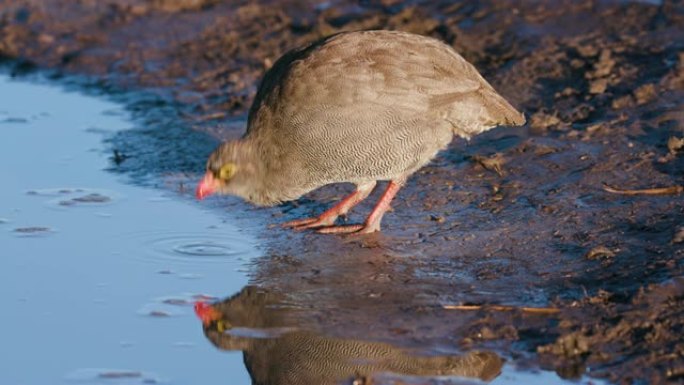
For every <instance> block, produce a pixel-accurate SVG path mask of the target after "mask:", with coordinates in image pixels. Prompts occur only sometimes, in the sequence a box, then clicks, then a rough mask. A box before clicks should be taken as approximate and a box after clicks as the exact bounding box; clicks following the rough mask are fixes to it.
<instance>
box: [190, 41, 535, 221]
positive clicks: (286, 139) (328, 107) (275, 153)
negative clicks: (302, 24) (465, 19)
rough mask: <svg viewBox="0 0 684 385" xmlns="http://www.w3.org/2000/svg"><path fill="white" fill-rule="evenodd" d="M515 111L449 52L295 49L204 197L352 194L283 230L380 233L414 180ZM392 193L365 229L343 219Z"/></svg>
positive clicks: (418, 44)
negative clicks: (455, 143) (326, 190)
mask: <svg viewBox="0 0 684 385" xmlns="http://www.w3.org/2000/svg"><path fill="white" fill-rule="evenodd" d="M525 121H526V120H525V116H524V114H522V113H520V112H519V111H517V110H516V109H515V108H514V107H513V106H512V105H511V104H510V103H509V102H508V101H506V99H504V98H503V97H502V96H501V95H500V94H499V93H497V92H496V90H495V89H494V88H493V87H492V86H491V85H490V84H489V83H488V82H487V81H486V80H485V79H484V78H483V77H482V75H480V73H479V72H478V71H477V69H476V68H475V67H474V66H473V65H472V64H470V63H469V62H468V61H466V60H465V59H464V58H463V57H462V56H461V55H460V54H459V53H458V52H456V51H455V50H454V49H453V48H452V47H451V46H449V45H447V44H446V43H444V42H442V41H439V40H437V39H434V38H431V37H427V36H422V35H418V34H413V33H408V32H401V31H387V30H367V31H352V32H342V33H338V34H335V35H332V36H329V37H326V38H323V39H320V40H318V41H316V42H313V43H311V44H309V45H308V46H304V47H300V48H295V49H293V50H291V51H289V52H287V53H285V54H284V55H283V56H282V57H280V58H279V59H278V60H277V61H276V62H275V63H274V64H273V66H272V67H271V68H270V69H269V70H268V71H267V72H266V73H265V75H264V77H263V79H262V81H261V83H260V85H259V87H258V89H257V92H256V96H255V98H254V101H253V103H252V105H251V107H250V109H249V112H248V116H247V129H246V132H245V134H244V135H243V136H242V137H241V138H240V139H236V140H230V141H226V142H224V143H222V144H220V145H219V146H218V148H216V149H215V150H214V151H213V152H212V153H211V155H210V156H209V158H208V160H207V163H206V172H205V175H204V177H203V178H202V180H201V181H200V183H199V184H198V185H197V189H196V197H197V198H198V199H200V200H201V199H204V198H205V197H207V196H209V195H212V194H231V195H236V196H239V197H241V198H243V199H245V200H246V201H248V202H250V203H252V204H254V205H257V206H273V205H277V204H280V203H283V202H287V201H293V200H296V199H298V198H299V197H301V196H302V195H304V194H306V193H308V192H310V191H313V190H315V189H318V188H320V187H322V186H325V185H328V184H333V183H351V184H353V185H355V189H354V191H353V192H352V193H351V194H350V195H348V196H347V197H345V198H344V199H342V200H341V201H339V202H338V203H337V204H335V205H334V206H332V207H331V208H329V209H328V210H326V211H324V212H323V213H322V214H320V215H318V216H317V217H313V218H305V219H297V220H293V221H289V222H286V223H284V224H283V226H285V227H288V228H293V229H296V230H303V229H314V230H316V231H317V232H319V233H343V234H348V233H362V234H363V233H373V232H376V231H380V229H381V228H380V223H381V221H382V218H383V215H384V214H385V212H386V211H387V210H388V209H389V208H390V202H391V201H392V199H393V198H394V196H395V195H396V194H397V192H398V191H399V190H400V188H401V187H402V186H404V185H405V183H406V180H407V178H408V177H409V176H410V175H411V174H413V173H414V172H416V171H417V170H418V169H420V168H421V167H423V166H424V165H426V164H427V163H428V162H430V161H431V160H432V159H433V158H434V157H435V156H436V155H437V153H438V152H439V151H441V150H444V149H445V148H446V147H447V146H448V145H449V143H450V142H451V141H452V139H453V137H454V136H458V137H461V138H465V139H470V138H471V137H473V136H475V135H477V134H480V133H482V132H484V131H487V130H489V129H491V128H494V127H496V126H500V125H508V126H517V125H523V124H525ZM378 182H388V183H387V185H386V187H385V189H384V192H383V193H382V195H381V197H380V199H379V200H378V202H377V203H376V204H375V206H374V208H373V209H372V211H371V212H370V214H369V215H368V217H367V218H366V220H365V221H364V222H363V223H359V224H345V225H336V221H337V219H338V218H339V217H340V216H346V214H347V213H348V212H349V210H350V209H351V208H352V207H354V206H356V205H357V204H358V203H360V202H361V201H363V200H364V199H365V198H367V197H368V196H369V195H370V194H371V192H372V191H373V190H374V189H375V188H376V186H377V185H378Z"/></svg>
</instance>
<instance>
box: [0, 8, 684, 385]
mask: <svg viewBox="0 0 684 385" xmlns="http://www.w3.org/2000/svg"><path fill="white" fill-rule="evenodd" d="M368 28H386V29H399V30H405V31H411V32H416V33H421V34H425V35H430V36H434V37H437V38H440V39H443V40H445V41H446V42H448V43H449V44H452V45H453V46H454V47H455V48H456V49H457V50H459V51H460V52H461V53H462V54H463V55H464V56H465V57H466V58H467V59H468V60H470V61H471V62H473V63H474V64H475V65H476V66H477V67H478V69H480V70H481V71H482V73H483V74H484V75H485V77H486V78H487V79H488V80H490V82H491V83H492V84H493V85H494V86H495V88H497V89H498V90H499V91H500V92H501V93H502V94H503V95H504V96H506V97H507V98H508V99H509V100H511V101H512V103H513V104H514V105H516V106H517V107H519V108H520V109H521V110H522V111H524V112H525V114H526V115H527V116H528V117H529V119H528V120H529V124H528V125H527V126H526V127H523V128H516V129H511V128H499V129H496V130H493V131H491V132H488V133H486V134H485V135H482V136H480V137H477V138H475V139H474V140H472V141H471V142H470V143H465V142H463V141H455V142H454V143H453V144H452V146H451V147H450V148H449V149H448V150H447V151H445V152H444V153H442V154H441V155H440V157H439V158H438V159H436V161H435V162H433V163H432V164H431V165H429V166H428V167H426V168H424V169H423V170H421V171H420V172H418V173H417V174H416V175H415V176H414V177H413V178H411V179H410V181H409V184H408V186H407V187H406V188H405V189H403V190H402V191H401V192H400V194H399V197H398V199H397V201H396V202H395V203H394V212H393V213H390V214H388V215H387V216H386V219H385V221H384V222H383V224H384V227H385V231H384V232H383V233H382V234H377V235H374V236H369V237H365V238H356V239H344V238H338V237H321V236H318V235H312V234H308V233H305V234H294V233H291V232H287V231H282V230H280V229H278V228H275V227H274V228H269V227H267V224H268V223H277V222H280V221H284V220H289V219H294V218H297V217H302V216H309V215H312V214H314V213H318V212H320V211H321V210H323V209H324V208H325V207H327V206H328V205H329V204H330V203H331V202H332V201H334V200H335V199H337V198H340V197H341V196H342V195H343V194H344V193H345V192H346V191H347V190H348V186H333V187H329V188H325V189H322V190H320V191H317V192H314V193H312V194H310V195H309V196H307V197H305V198H304V199H302V200H300V201H298V202H295V203H290V204H286V205H284V206H281V207H278V208H274V209H268V210H261V209H253V208H251V207H248V206H246V205H244V204H242V203H241V202H238V201H236V200H233V199H226V200H222V201H220V202H214V203H213V204H214V205H216V206H217V208H219V207H220V208H225V207H228V208H229V209H230V213H229V214H227V215H232V216H240V215H244V214H248V215H250V216H251V218H252V220H251V221H247V222H250V223H251V226H256V224H255V223H258V224H259V225H262V226H263V228H264V230H263V238H264V242H265V243H266V244H267V245H269V250H270V251H269V252H268V256H267V257H264V258H263V259H261V260H258V261H256V262H255V264H254V270H253V280H254V283H256V284H259V285H261V286H262V287H265V288H268V289H269V290H272V291H275V292H281V293H289V296H290V297H291V298H290V300H291V301H292V302H293V303H295V304H296V305H297V307H298V308H299V309H306V311H305V312H304V313H301V312H297V314H298V317H300V318H301V319H300V321H299V322H304V323H306V324H307V325H309V327H310V328H314V329H317V330H325V331H326V333H327V334H328V335H329V336H335V337H339V338H365V339H373V340H381V341H384V342H392V343H393V344H397V345H401V346H412V345H420V346H428V347H434V349H437V348H439V349H451V350H458V349H470V348H474V349H482V348H489V349H495V350H497V351H500V352H502V353H503V354H504V355H506V356H508V357H509V358H514V359H515V360H516V361H517V362H520V363H521V364H526V365H527V364H529V365H532V366H535V365H542V366H543V367H545V368H550V369H555V370H557V371H558V373H559V374H560V375H561V376H563V377H576V376H578V375H580V374H582V373H585V372H586V371H587V370H588V369H590V374H591V375H592V376H599V377H605V378H609V379H610V380H612V381H615V382H623V383H631V382H634V381H637V380H641V381H646V382H650V383H663V382H667V381H672V382H677V381H682V379H683V378H684V360H683V359H682V357H683V356H684V350H683V349H684V345H683V344H682V338H681V330H682V321H681V320H682V314H681V309H682V300H683V298H684V297H683V295H682V290H683V289H682V284H681V281H679V280H678V279H676V277H681V276H682V275H683V274H682V273H683V272H682V269H683V266H682V258H683V257H684V242H683V235H682V232H683V231H684V230H683V226H684V203H683V202H684V201H683V199H682V195H681V194H679V195H678V194H677V193H676V191H674V190H673V191H669V193H668V190H666V191H664V192H665V194H663V195H654V194H638V195H624V194H616V193H614V192H609V191H606V188H605V186H606V185H607V186H609V187H611V188H614V189H618V190H634V189H648V188H668V187H676V186H681V185H682V184H684V178H683V177H684V172H683V170H684V160H683V159H684V157H682V151H683V149H682V145H681V142H680V141H679V139H680V138H682V137H684V114H683V113H682V111H684V105H683V104H684V102H683V101H684V5H682V4H681V2H677V1H664V2H662V3H657V4H654V3H653V2H626V1H620V2H617V1H616V2H612V1H560V2H522V1H521V2H516V1H485V2H476V1H462V2H457V3H453V2H447V1H434V2H420V1H406V2H402V1H366V2H351V1H348V2H346V1H333V2H316V1H309V2H294V1H289V2H271V1H258V2H230V3H225V2H220V1H212V0H204V1H201V0H198V1H189V0H188V1H182V0H176V1H173V0H158V1H150V2H146V1H138V0H127V1H118V2H100V1H86V0H83V1H78V2H71V1H60V0H49V1H42V2H36V1H29V0H1V1H0V56H2V57H3V58H4V59H5V60H6V61H7V62H8V65H10V66H11V70H12V71H13V72H14V73H16V74H21V73H22V72H26V71H31V70H33V69H36V68H50V69H54V70H57V73H56V74H55V77H59V76H60V74H71V75H73V74H78V75H88V76H89V79H90V84H95V85H96V86H98V87H104V88H106V89H112V90H114V89H115V90H117V92H118V91H127V90H130V91H135V90H146V92H147V95H150V96H149V97H148V98H144V99H142V100H131V101H130V106H131V109H132V110H133V111H134V113H135V114H136V116H138V117H140V118H141V119H143V120H144V121H145V124H146V126H147V128H146V129H144V130H136V131H129V132H123V133H121V134H119V135H117V136H115V137H114V138H112V139H111V141H110V145H111V147H112V152H113V156H112V166H111V167H112V169H113V170H115V171H119V172H124V173H128V174H131V173H133V174H134V175H138V176H139V177H140V179H143V180H144V175H146V174H155V175H162V174H163V175H166V176H167V177H166V179H165V180H168V181H169V183H168V187H170V188H173V189H177V190H179V191H181V192H186V191H187V184H188V183H192V181H193V178H195V177H196V176H197V175H198V173H199V172H201V169H202V165H203V162H204V159H205V156H206V155H207V153H208V152H209V151H210V150H211V145H212V142H211V141H209V140H207V137H206V136H203V135H201V134H200V133H206V134H209V135H210V136H212V137H214V138H222V137H231V136H237V135H239V134H240V130H241V129H242V125H243V123H242V122H243V119H244V114H245V112H246V109H247V108H248V107H249V103H250V100H251V98H252V97H253V95H254V92H255V89H256V84H257V82H258V79H259V78H260V76H261V75H262V74H263V72H264V71H265V70H266V69H268V68H269V66H270V65H271V64H272V63H273V62H274V61H275V60H276V59H277V58H278V56H279V55H280V54H282V53H284V52H285V51H286V50H287V49H289V48H291V47H294V46H297V45H299V44H303V43H305V42H309V41H312V40H314V39H316V38H318V37H321V36H324V35H327V34H330V33H333V32H336V31H340V30H355V29H368ZM117 154H118V155H117ZM374 198H377V196H372V197H371V199H369V202H367V203H366V204H365V205H361V207H359V209H357V210H355V212H354V214H353V215H352V216H351V218H350V220H351V221H357V220H361V219H362V215H363V214H365V213H366V212H367V211H368V210H369V209H370V205H371V204H372V202H373V200H374ZM225 294H226V295H228V294H231V293H225ZM444 304H484V305H486V304H503V305H508V306H551V307H557V308H560V309H561V312H560V313H559V314H555V315H552V316H539V315H532V314H527V313H525V312H521V311H517V312H502V311H497V310H493V309H488V308H487V307H485V308H484V309H483V310H480V311H453V310H452V311H447V310H444V309H442V307H441V305H444Z"/></svg>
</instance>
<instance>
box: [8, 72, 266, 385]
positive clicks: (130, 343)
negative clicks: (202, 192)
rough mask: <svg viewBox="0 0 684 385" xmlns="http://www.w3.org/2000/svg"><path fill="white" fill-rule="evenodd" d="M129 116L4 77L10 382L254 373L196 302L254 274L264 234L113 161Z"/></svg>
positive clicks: (240, 379)
mask: <svg viewBox="0 0 684 385" xmlns="http://www.w3.org/2000/svg"><path fill="white" fill-rule="evenodd" d="M131 126H132V123H131V122H129V121H127V120H126V114H125V113H124V112H123V111H122V110H121V108H120V106H118V105H116V104H113V103H111V102H108V101H105V100H101V99H97V98H93V97H86V96H83V95H79V94H76V93H69V92H65V91H63V90H61V89H60V88H56V87H49V86H45V85H38V84H28V83H25V82H15V81H12V80H11V79H9V78H7V77H0V164H2V166H1V167H2V168H1V169H0V170H1V171H0V183H1V185H2V188H0V202H2V203H0V292H1V293H2V296H0V307H1V308H2V313H1V314H2V316H1V320H2V321H1V322H2V327H0V341H2V343H1V344H0V349H1V351H2V360H1V362H2V364H0V367H1V368H2V369H0V384H3V385H21V384H32V385H33V384H60V383H62V384H67V383H75V382H77V383H102V384H129V383H130V384H139V383H149V382H150V381H156V382H158V383H159V382H160V383H172V384H249V383H250V380H249V376H248V374H247V372H246V370H245V368H244V365H243V364H242V354H241V353H240V352H230V353H219V352H218V351H217V350H216V349H215V348H214V347H213V346H212V345H211V344H210V343H209V342H208V341H207V340H206V339H205V337H204V335H203V333H202V328H201V324H200V322H198V320H197V319H196V317H195V316H194V313H193V311H192V306H191V303H192V301H193V300H194V299H195V298H196V296H197V295H201V294H207V295H212V296H217V297H223V296H226V295H230V294H232V293H234V292H237V291H239V290H240V289H241V288H242V287H243V286H244V285H245V284H246V283H247V278H246V276H245V274H244V266H243V265H244V264H245V262H247V261H248V260H249V259H250V258H253V257H255V256H258V252H257V251H256V250H255V247H254V243H255V241H254V238H253V236H252V234H249V233H247V232H244V231H241V230H240V229H238V228H236V227H234V226H232V225H230V224H229V223H224V222H223V221H222V220H221V219H220V218H219V217H218V216H216V215H214V214H212V213H211V212H209V211H206V210H204V209H203V208H202V207H201V206H199V205H197V204H196V203H194V202H192V201H190V199H189V198H185V197H180V196H178V195H177V194H175V193H173V192H172V191H169V192H164V191H161V190H154V189H146V188H141V187H137V186H132V185H129V184H125V183H123V182H122V181H120V180H119V178H120V177H118V176H116V175H114V174H112V173H108V172H105V171H103V169H105V168H106V167H108V166H109V165H110V161H109V160H108V157H109V156H110V154H107V153H104V152H103V145H102V140H103V139H104V138H105V137H106V136H107V135H108V133H112V132H115V131H117V130H126V129H130V128H131ZM166 300H171V301H166ZM165 301H166V302H170V303H165ZM102 377H118V378H102Z"/></svg>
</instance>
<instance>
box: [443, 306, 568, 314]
mask: <svg viewBox="0 0 684 385" xmlns="http://www.w3.org/2000/svg"><path fill="white" fill-rule="evenodd" d="M442 308H444V309H446V310H480V309H488V310H496V311H514V310H520V311H524V312H526V313H535V314H557V313H559V312H560V309H558V308H555V307H515V306H504V305H443V306H442Z"/></svg>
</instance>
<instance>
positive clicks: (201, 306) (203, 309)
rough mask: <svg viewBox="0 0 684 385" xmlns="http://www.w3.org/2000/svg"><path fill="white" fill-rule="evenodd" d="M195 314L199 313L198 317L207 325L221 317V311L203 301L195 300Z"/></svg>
mask: <svg viewBox="0 0 684 385" xmlns="http://www.w3.org/2000/svg"><path fill="white" fill-rule="evenodd" d="M195 314H197V318H199V319H201V320H202V324H204V325H205V326H206V325H209V324H210V323H211V322H212V321H216V320H218V319H221V312H219V311H218V310H216V309H214V307H213V306H211V305H209V304H207V303H205V302H202V301H197V302H195Z"/></svg>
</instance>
